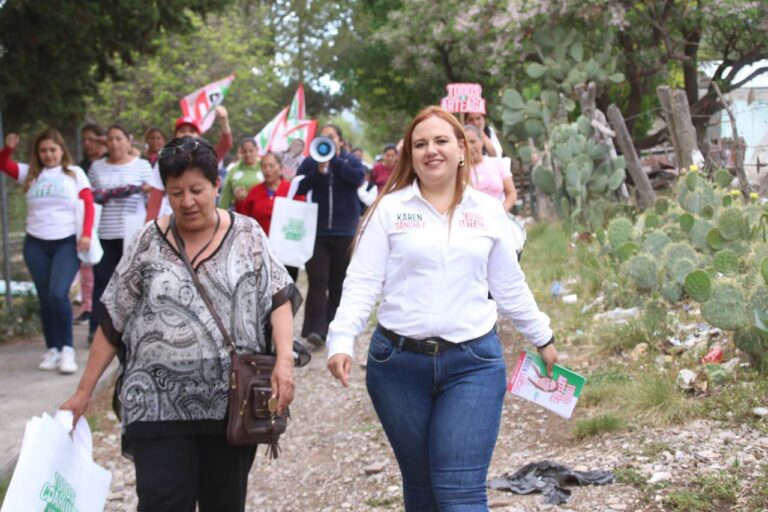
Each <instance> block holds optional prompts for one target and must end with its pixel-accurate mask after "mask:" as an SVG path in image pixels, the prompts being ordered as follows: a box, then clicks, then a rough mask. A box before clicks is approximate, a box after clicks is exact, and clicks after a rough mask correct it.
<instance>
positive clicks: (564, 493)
mask: <svg viewBox="0 0 768 512" xmlns="http://www.w3.org/2000/svg"><path fill="white" fill-rule="evenodd" d="M613 482H614V476H613V473H612V472H611V471H605V470H595V471H574V470H572V469H571V468H569V467H567V466H563V465H562V464H558V463H557V462H552V461H549V460H543V461H541V462H533V463H531V464H526V465H525V466H523V467H522V468H520V469H518V470H517V471H516V472H515V473H514V474H512V475H510V474H509V473H505V474H504V475H502V476H501V477H500V478H494V479H492V480H491V481H490V482H488V487H489V488H491V489H498V490H502V491H510V492H514V493H515V494H530V493H532V492H540V493H542V494H544V503H546V504H548V505H562V504H563V503H565V502H566V501H568V498H569V497H570V496H571V491H570V490H568V489H566V488H565V487H564V486H565V485H567V484H574V485H587V484H592V485H605V484H612V483H613Z"/></svg>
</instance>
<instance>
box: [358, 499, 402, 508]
mask: <svg viewBox="0 0 768 512" xmlns="http://www.w3.org/2000/svg"><path fill="white" fill-rule="evenodd" d="M399 502H400V498H368V499H367V500H365V504H366V505H368V506H369V507H374V508H377V507H389V506H390V505H395V504H397V503H399Z"/></svg>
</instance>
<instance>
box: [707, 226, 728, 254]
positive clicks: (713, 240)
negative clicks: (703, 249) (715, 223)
mask: <svg viewBox="0 0 768 512" xmlns="http://www.w3.org/2000/svg"><path fill="white" fill-rule="evenodd" d="M707 244H708V245H709V246H710V247H711V248H712V249H714V250H716V251H719V250H720V249H722V248H723V245H725V241H724V240H723V237H722V236H720V230H719V229H717V228H714V229H712V230H710V232H709V233H707Z"/></svg>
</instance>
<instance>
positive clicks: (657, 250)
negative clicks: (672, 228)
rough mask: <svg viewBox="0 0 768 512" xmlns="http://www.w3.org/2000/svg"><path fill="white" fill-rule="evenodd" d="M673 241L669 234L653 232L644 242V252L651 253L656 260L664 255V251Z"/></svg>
mask: <svg viewBox="0 0 768 512" xmlns="http://www.w3.org/2000/svg"><path fill="white" fill-rule="evenodd" d="M670 242H671V240H670V239H669V237H668V236H667V234H666V233H665V232H663V231H653V232H652V233H649V234H648V236H646V237H645V241H644V242H643V251H644V252H647V253H650V254H651V255H652V256H653V257H655V258H660V257H661V255H662V254H664V249H665V248H666V247H667V245H669V244H670Z"/></svg>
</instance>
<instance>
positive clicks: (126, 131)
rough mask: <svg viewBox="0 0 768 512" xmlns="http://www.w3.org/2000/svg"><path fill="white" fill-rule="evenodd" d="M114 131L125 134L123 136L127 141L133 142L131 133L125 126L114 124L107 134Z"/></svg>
mask: <svg viewBox="0 0 768 512" xmlns="http://www.w3.org/2000/svg"><path fill="white" fill-rule="evenodd" d="M112 130H120V131H121V132H123V135H125V138H126V139H128V140H131V134H130V132H129V131H128V130H127V129H126V128H125V127H124V126H123V125H121V124H113V125H112V126H110V127H109V128H107V134H109V132H111V131H112Z"/></svg>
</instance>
